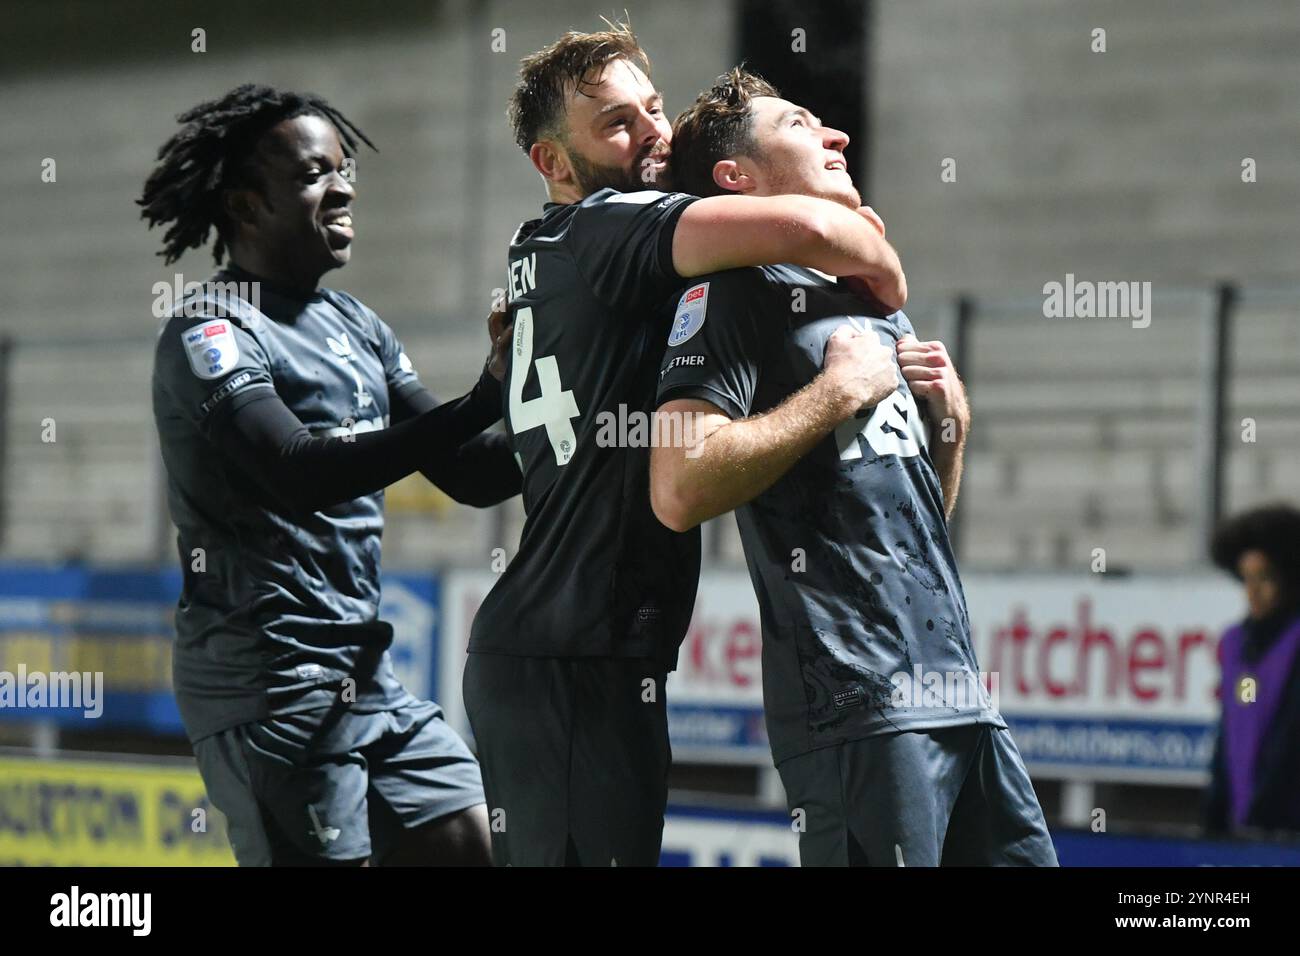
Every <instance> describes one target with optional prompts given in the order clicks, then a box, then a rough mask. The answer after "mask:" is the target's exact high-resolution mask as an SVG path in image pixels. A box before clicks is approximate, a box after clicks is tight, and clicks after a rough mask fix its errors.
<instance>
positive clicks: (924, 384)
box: [895, 335, 970, 435]
mask: <svg viewBox="0 0 1300 956" xmlns="http://www.w3.org/2000/svg"><path fill="white" fill-rule="evenodd" d="M895 348H896V349H897V351H898V367H899V368H900V369H902V371H903V378H905V379H906V380H907V387H908V388H909V389H910V390H911V392H912V394H913V395H914V396H916V397H917V398H924V399H925V400H926V405H927V406H928V407H929V412H930V424H931V425H933V426H934V427H936V428H942V427H943V426H944V425H945V423H946V422H948V421H953V422H954V423H955V424H956V426H957V429H958V433H959V434H961V435H965V433H966V429H968V428H969V427H970V404H969V403H968V402H967V401H966V386H965V385H963V384H962V381H961V379H960V378H959V377H958V375H957V368H956V366H954V365H953V364H952V359H951V358H950V357H949V355H948V349H947V347H946V346H945V345H944V344H943V343H942V342H939V341H937V340H936V341H933V342H918V341H917V339H916V336H914V335H904V336H903V337H902V338H901V339H899V340H898V343H897V345H896V346H895Z"/></svg>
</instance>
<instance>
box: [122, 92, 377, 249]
mask: <svg viewBox="0 0 1300 956" xmlns="http://www.w3.org/2000/svg"><path fill="white" fill-rule="evenodd" d="M308 115H310V116H319V117H321V118H322V119H325V120H328V121H329V122H330V123H333V124H334V128H335V129H336V130H337V131H338V134H339V139H340V140H341V141H342V145H343V153H344V155H345V156H352V155H354V154H355V152H356V150H357V148H358V140H359V141H360V142H362V143H365V144H366V145H367V146H369V147H370V148H371V149H374V150H376V151H378V148H377V147H376V146H375V144H374V143H372V142H370V140H369V139H368V138H367V137H366V134H365V133H363V132H361V130H360V129H358V128H357V127H356V126H355V125H354V124H353V123H352V122H351V121H350V120H349V119H348V118H347V117H345V116H344V115H343V114H342V113H340V112H339V111H338V110H336V109H335V108H334V107H332V106H330V105H329V103H327V102H325V100H323V99H322V98H321V97H319V96H316V95H315V94H313V93H293V92H284V91H281V90H277V89H273V88H272V87H269V86H261V85H258V84H255V83H245V84H244V85H243V86H238V87H236V88H235V89H233V90H231V91H230V92H229V93H227V94H226V95H225V96H222V97H220V98H218V99H215V100H208V101H207V102H205V103H200V104H199V105H198V106H195V107H193V108H192V109H189V110H186V111H185V112H184V113H182V114H180V116H178V117H176V120H177V122H179V123H181V124H182V126H181V129H180V132H178V133H176V134H175V135H174V136H172V138H171V139H169V140H167V142H165V143H163V145H162V147H161V148H160V149H159V150H158V165H157V166H155V167H154V170H153V172H152V173H150V174H149V179H148V180H147V181H146V182H145V184H144V192H143V193H141V195H140V198H139V199H137V200H136V204H137V205H139V206H140V207H142V208H141V212H140V217H141V218H142V219H147V220H149V228H150V229H152V228H153V227H154V226H157V225H159V224H161V223H167V224H168V226H167V232H166V233H165V234H164V236H163V247H162V250H161V251H160V252H159V253H158V255H160V256H162V257H163V261H164V262H166V263H167V264H168V265H171V264H172V263H173V262H175V261H176V260H177V259H179V258H180V257H181V254H182V253H184V252H185V250H186V249H199V248H202V247H203V246H205V245H207V242H208V232H209V230H211V229H214V228H215V229H216V233H217V240H216V244H215V245H214V246H213V249H212V255H213V258H214V259H216V261H217V265H220V264H221V261H222V259H223V258H224V257H225V252H226V241H225V236H224V235H223V227H224V226H225V222H226V217H225V214H224V212H223V211H222V200H221V194H222V191H223V190H225V189H229V188H232V187H237V186H241V185H246V184H249V183H250V182H252V179H253V177H252V176H251V175H250V172H251V171H250V170H248V168H247V165H246V164H247V162H248V159H249V156H250V155H251V153H252V151H253V148H254V147H255V146H256V144H257V141H258V139H259V138H260V137H261V136H262V134H263V133H265V132H266V131H267V130H269V129H270V128H271V127H272V126H275V125H276V124H277V123H279V122H281V121H283V120H287V119H293V118H295V117H298V116H308ZM253 184H254V185H255V184H256V183H253Z"/></svg>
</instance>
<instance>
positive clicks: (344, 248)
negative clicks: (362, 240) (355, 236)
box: [326, 239, 352, 269]
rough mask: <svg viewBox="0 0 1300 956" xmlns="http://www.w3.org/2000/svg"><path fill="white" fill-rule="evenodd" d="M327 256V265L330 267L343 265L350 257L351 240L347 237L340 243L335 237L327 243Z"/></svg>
mask: <svg viewBox="0 0 1300 956" xmlns="http://www.w3.org/2000/svg"><path fill="white" fill-rule="evenodd" d="M326 257H327V258H328V260H329V261H328V263H327V266H328V268H331V269H337V268H338V267H339V266H345V265H347V264H348V262H349V261H351V259H352V240H351V239H347V240H345V241H343V242H342V243H340V242H339V241H338V240H337V239H336V240H333V241H331V242H330V243H329V246H328V247H327V249H326Z"/></svg>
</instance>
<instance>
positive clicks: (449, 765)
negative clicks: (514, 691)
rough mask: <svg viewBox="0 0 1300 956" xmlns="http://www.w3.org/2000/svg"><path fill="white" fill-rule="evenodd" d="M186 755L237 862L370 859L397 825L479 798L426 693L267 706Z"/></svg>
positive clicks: (475, 777) (470, 758)
mask: <svg viewBox="0 0 1300 956" xmlns="http://www.w3.org/2000/svg"><path fill="white" fill-rule="evenodd" d="M327 715H328V716H327ZM194 754H195V756H196V757H197V758H198V761H199V772H200V773H201V774H202V776H203V783H204V785H205V786H206V787H207V791H208V798H209V799H210V800H211V801H212V803H213V805H214V806H215V807H216V808H217V809H219V810H220V811H221V812H222V813H224V814H225V816H226V820H227V828H228V831H229V834H230V843H231V846H232V847H233V848H234V851H235V859H236V860H237V861H238V862H239V865H240V866H271V865H286V864H288V865H293V864H307V863H312V862H319V861H337V862H342V861H356V860H365V859H371V858H373V859H374V861H375V862H382V861H383V857H384V855H385V854H386V853H387V852H388V851H389V850H390V849H392V846H393V841H394V840H395V839H396V838H398V837H400V835H401V834H402V832H403V831H406V830H412V829H415V828H416V827H420V826H423V825H424V824H426V823H428V822H430V821H431V820H436V819H438V818H440V817H444V816H447V815H448V814H451V813H456V812H457V811H460V810H464V809H467V808H469V807H472V806H476V805H477V804H480V803H483V785H482V781H481V778H480V776H479V767H478V762H477V761H476V760H475V759H474V755H473V754H471V753H470V752H469V748H468V747H466V746H465V742H464V741H463V740H461V739H460V736H459V735H458V734H457V733H456V732H455V731H454V730H452V729H451V728H450V727H448V726H447V724H446V723H445V722H444V721H443V719H442V710H441V709H440V708H439V707H438V706H437V705H436V704H433V703H431V702H429V701H421V702H419V703H416V704H412V705H409V706H406V707H400V708H397V709H395V710H389V711H381V712H380V713H374V714H358V713H352V712H349V711H342V712H338V711H311V712H308V713H302V714H290V715H288V716H283V717H268V718H266V719H264V720H260V721H255V722H253V723H248V724H242V725H240V726H238V727H233V728H231V729H230V730H226V731H222V732H221V733H219V734H214V735H213V736H211V737H205V738H204V739H202V740H200V741H198V742H197V743H195V744H194Z"/></svg>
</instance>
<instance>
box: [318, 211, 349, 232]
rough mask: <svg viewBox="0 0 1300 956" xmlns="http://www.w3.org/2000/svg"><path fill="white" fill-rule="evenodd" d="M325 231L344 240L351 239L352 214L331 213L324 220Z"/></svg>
mask: <svg viewBox="0 0 1300 956" xmlns="http://www.w3.org/2000/svg"><path fill="white" fill-rule="evenodd" d="M324 223H325V230H326V231H327V232H329V233H330V234H331V235H334V236H338V237H340V238H342V239H351V238H352V237H353V232H352V214H351V213H350V212H336V213H330V214H329V215H328V216H326V217H325V219H324Z"/></svg>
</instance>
